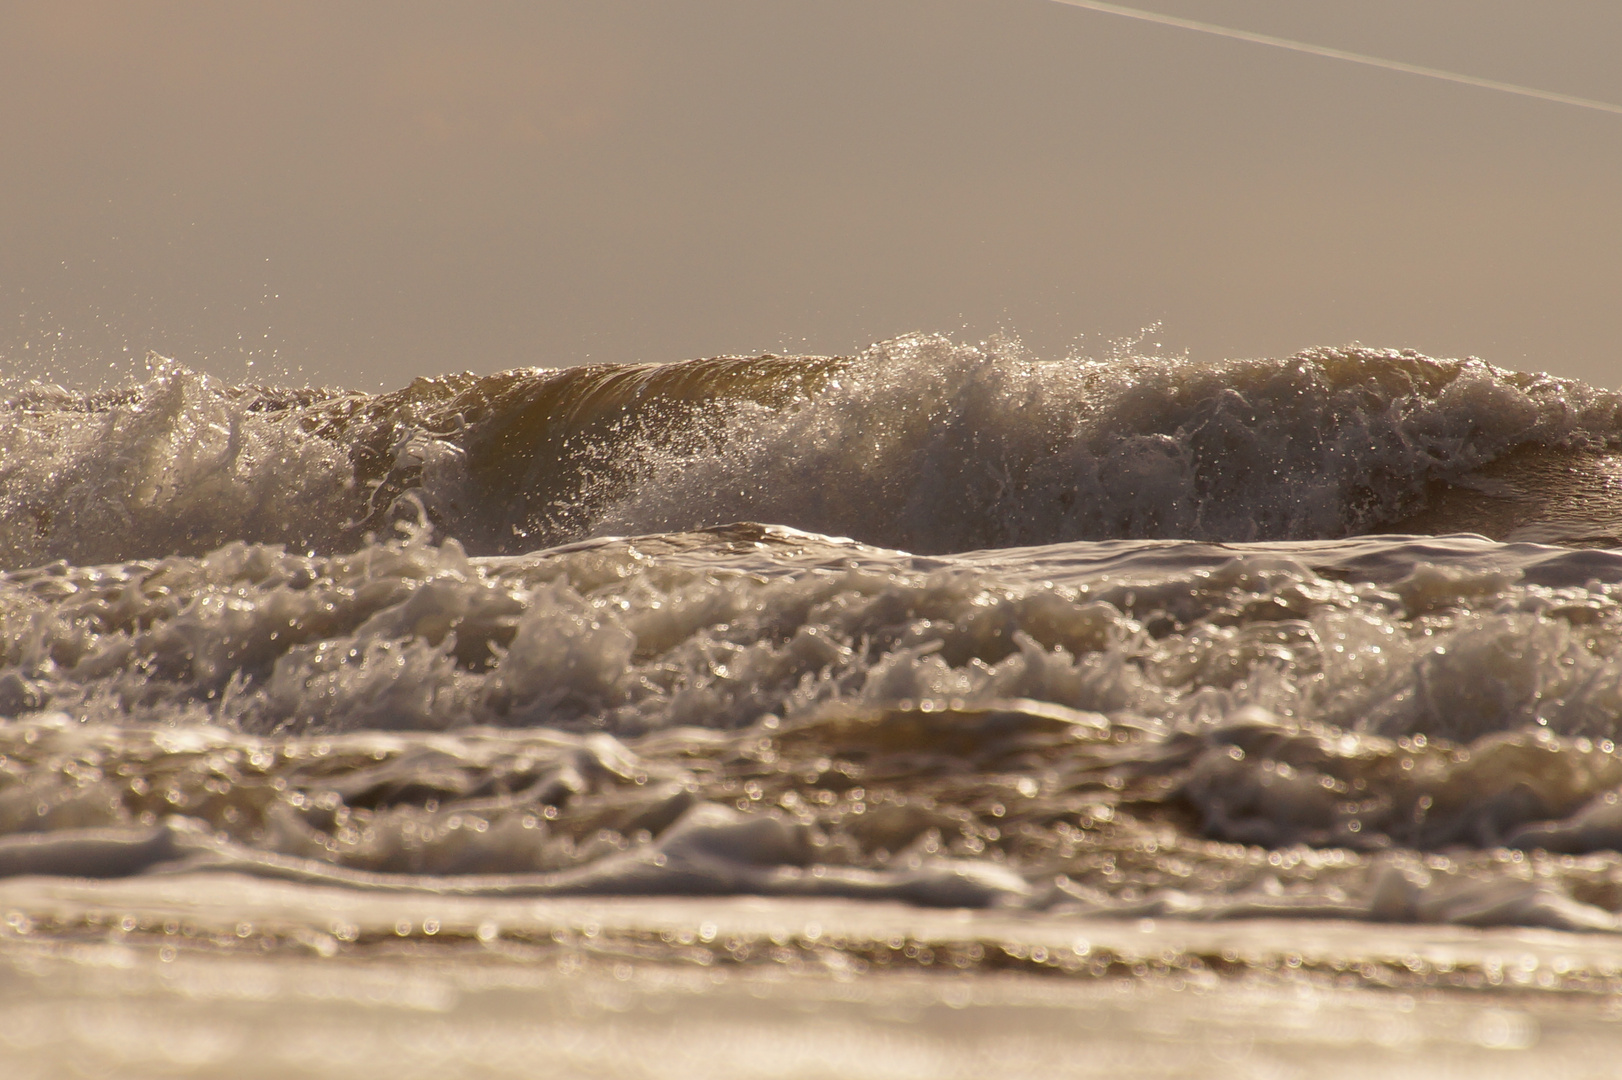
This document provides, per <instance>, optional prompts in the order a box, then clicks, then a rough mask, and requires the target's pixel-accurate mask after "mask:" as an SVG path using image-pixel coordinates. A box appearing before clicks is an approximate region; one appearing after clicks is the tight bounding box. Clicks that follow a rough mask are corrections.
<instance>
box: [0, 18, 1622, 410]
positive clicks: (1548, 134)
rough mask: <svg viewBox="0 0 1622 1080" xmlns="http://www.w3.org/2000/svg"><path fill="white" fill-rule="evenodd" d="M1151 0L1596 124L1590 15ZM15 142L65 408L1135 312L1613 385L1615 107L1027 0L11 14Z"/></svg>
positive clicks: (17, 254) (1619, 77)
mask: <svg viewBox="0 0 1622 1080" xmlns="http://www.w3.org/2000/svg"><path fill="white" fill-rule="evenodd" d="M1136 6H1142V7H1147V8H1150V9H1152V10H1155V11H1160V12H1164V13H1168V14H1172V15H1176V16H1181V17H1185V18H1193V19H1199V20H1204V21H1207V22H1213V23H1220V24H1222V25H1225V26H1231V27H1237V28H1241V29H1244V30H1248V31H1254V32H1258V33H1265V34H1272V35H1277V36H1282V37H1289V38H1295V39H1301V40H1306V41H1310V42H1313V43H1315V44H1319V45H1323V46H1327V47H1330V48H1338V49H1344V50H1349V51H1355V52H1363V53H1370V54H1374V55H1378V56H1383V57H1388V58H1391V59H1394V60H1398V61H1401V62H1405V63H1412V64H1419V65H1424V66H1430V67H1437V68H1444V69H1448V70H1452V71H1457V72H1462V73H1466V74H1469V75H1473V76H1479V77H1482V78H1488V79H1496V80H1501V81H1505V82H1512V83H1520V84H1525V85H1530V86H1535V87H1539V88H1543V89H1547V90H1551V91H1555V92H1559V93H1566V94H1572V95H1576V96H1581V97H1589V98H1596V99H1600V100H1605V101H1612V102H1622V65H1618V64H1617V63H1616V57H1618V56H1622V4H1618V3H1616V2H1615V0H1540V2H1538V3H1531V2H1528V0H1359V2H1358V3H1355V4H1353V3H1346V2H1345V0H1141V2H1140V3H1138V4H1137V5H1136ZM0 146H3V147H4V148H5V150H4V153H3V154H0V297H3V300H4V305H5V306H4V309H3V310H0V315H3V316H4V317H5V319H6V320H7V323H6V324H5V325H4V326H3V328H0V366H3V367H4V369H6V370H8V371H12V372H27V373H29V374H42V375H49V376H51V377H55V378H59V379H62V380H65V381H69V382H74V383H80V384H85V383H90V382H94V381H96V380H98V379H99V378H101V377H103V376H105V375H115V376H116V375H119V374H122V373H124V372H127V371H129V370H131V368H132V367H133V366H134V365H135V364H136V363H137V362H138V358H139V357H140V356H141V355H142V354H143V353H144V352H145V351H146V350H147V349H155V350H157V351H159V352H162V353H166V354H169V355H174V356H176V357H178V358H179V359H181V360H183V361H184V362H186V363H188V364H191V365H193V366H195V367H199V368H202V369H205V370H208V371H211V372H213V373H216V374H219V375H222V376H224V377H227V378H230V379H233V380H236V379H240V378H242V377H243V375H244V373H245V372H248V371H249V370H250V369H249V368H248V367H247V364H248V361H250V360H252V361H253V363H254V366H253V368H252V369H251V371H252V373H253V376H254V377H255V378H259V379H285V378H289V377H291V378H300V379H308V380H310V381H314V382H322V383H344V384H350V385H356V386H360V387H363V388H377V387H380V386H389V387H392V386H397V385H401V384H403V383H405V382H407V381H409V380H410V379H411V378H412V377H414V376H417V375H431V374H435V373H439V372H443V371H447V370H463V369H471V370H475V371H494V370H498V369H500V368H504V367H511V366H515V365H521V364H540V365H547V366H553V365H565V364H575V363H583V362H595V361H636V360H674V359H681V358H684V357H690V356H697V355H709V354H716V353H727V352H757V351H763V350H771V351H778V352H786V351H812V352H849V351H851V350H854V349H857V348H860V347H861V346H862V345H864V344H866V343H868V342H870V341H873V340H877V339H882V338H885V337H889V336H893V335H895V334H898V333H903V332H907V331H911V330H939V331H945V332H949V333H952V334H954V335H957V336H960V337H965V338H970V339H977V338H980V337H983V336H985V335H988V334H991V333H994V332H997V331H999V330H1005V331H1013V332H1016V333H1018V334H1020V335H1021V336H1022V338H1023V339H1024V340H1025V341H1026V343H1027V344H1028V346H1029V347H1030V348H1031V349H1032V351H1033V352H1034V353H1035V354H1037V355H1040V356H1062V355H1065V354H1066V353H1067V352H1068V351H1070V350H1072V349H1075V348H1077V347H1078V344H1077V342H1078V337H1079V338H1080V344H1079V348H1080V349H1081V350H1082V351H1085V352H1089V353H1092V354H1094V355H1099V354H1103V353H1104V352H1106V351H1107V350H1108V347H1109V346H1108V339H1110V338H1113V337H1118V336H1123V335H1128V334H1131V333H1132V332H1134V331H1135V330H1136V329H1137V328H1138V327H1140V326H1143V325H1145V324H1149V323H1152V322H1156V321H1158V322H1161V323H1162V324H1163V328H1162V329H1161V330H1160V331H1159V333H1158V334H1157V335H1156V336H1154V337H1152V338H1151V339H1150V341H1151V342H1155V341H1158V342H1160V343H1162V348H1163V349H1165V350H1169V351H1181V350H1184V349H1186V350H1188V352H1189V353H1190V355H1192V356H1194V357H1195V358H1213V359H1214V358H1217V357H1222V356H1245V355H1283V354H1287V353H1289V352H1293V351H1295V350H1296V349H1300V348H1303V347H1307V346H1312V345H1330V344H1341V343H1344V342H1347V341H1351V340H1359V341H1362V342H1364V343H1366V344H1370V345H1382V346H1398V347H1412V348H1417V349H1421V350H1423V351H1426V352H1430V353H1434V354H1439V355H1462V354H1475V355H1479V356H1482V357H1484V358H1486V359H1488V360H1491V361H1494V362H1496V363H1500V364H1503V365H1506V366H1510V367H1519V368H1529V369H1543V370H1549V371H1553V372H1555V373H1556V374H1561V375H1571V376H1577V377H1582V378H1587V379H1589V380H1591V381H1595V382H1599V383H1603V384H1607V385H1613V386H1614V385H1618V384H1619V383H1622V348H1619V347H1618V342H1619V341H1622V302H1619V293H1622V117H1619V116H1615V115H1608V114H1605V113H1599V112H1593V111H1589V110H1583V109H1578V108H1574V107H1570V106H1562V105H1557V104H1552V103H1548V102H1542V101H1534V100H1528V99H1524V98H1517V97H1513V96H1510V95H1507V94H1501V93H1495V92H1492V91H1489V90H1483V89H1479V88H1475V87H1467V86H1459V85H1453V84H1448V83H1444V82H1439V81H1436V80H1431V79H1425V78H1421V77H1418V76H1413V75H1406V74H1401V73H1396V72H1390V71H1381V70H1376V69H1371V68H1366V67H1359V66H1356V65H1353V64H1349V63H1346V62H1344V61H1336V60H1331V59H1326V58H1323V57H1317V56H1309V55H1302V54H1299V53H1290V52H1285V51H1283V50H1278V49H1270V48H1266V47H1263V46H1258V45H1254V44H1249V43H1245V42H1240V41H1233V40H1226V39H1221V38H1216V37H1211V36H1208V35H1202V34H1197V33H1193V32H1190V31H1187V30H1181V29H1176V28H1172V27H1166V26H1156V25H1150V24H1146V23H1143V22H1138V21H1134V20H1129V19H1125V18H1122V17H1119V16H1113V15H1108V14H1102V13H1098V12H1093V11H1085V10H1079V9H1076V8H1073V7H1066V6H1063V5H1061V4H1057V3H1052V2H1050V0H851V2H845V0H727V2H722V0H632V2H618V0H586V2H581V3H561V2H541V0H524V2H516V0H515V2H510V3H486V4H473V3H462V4H454V5H452V4H442V3H435V4H428V3H406V2H400V0H390V2H388V3H381V2H371V0H357V2H351V3H345V4H332V3H327V2H321V3H309V4H302V3H293V2H279V3H277V4H263V5H259V4H247V3H230V4H227V3H219V2H216V0H209V2H206V3H139V2H131V0H116V2H108V3H67V2H63V0H50V2H40V3H19V2H13V0H0ZM1081 335H1085V336H1084V337H1081ZM126 349H127V350H128V352H126V351H125V350H126Z"/></svg>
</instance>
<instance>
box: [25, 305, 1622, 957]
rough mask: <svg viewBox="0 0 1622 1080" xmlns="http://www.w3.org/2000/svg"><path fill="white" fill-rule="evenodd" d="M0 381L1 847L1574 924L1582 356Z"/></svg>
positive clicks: (406, 881)
mask: <svg viewBox="0 0 1622 1080" xmlns="http://www.w3.org/2000/svg"><path fill="white" fill-rule="evenodd" d="M3 397H4V400H3V402H0V566H3V567H4V571H3V573H0V717H4V720H3V721H0V874H3V875H12V876H17V875H59V876H79V877H91V878H131V879H134V878H153V879H158V878H165V877H172V876H174V875H184V876H185V877H184V879H185V880H192V878H191V877H190V875H197V874H204V875H247V876H248V877H249V878H254V879H260V880H265V879H276V880H278V881H282V882H287V883H292V884H293V885H302V886H304V887H307V888H309V889H311V890H312V893H311V895H312V896H314V895H316V892H317V891H318V890H319V889H321V888H329V887H340V888H345V889H350V890H356V891H359V892H361V893H367V894H373V895H382V894H400V895H412V896H438V897H460V898H486V899H499V898H506V899H512V898H523V897H530V898H560V897H582V896H585V897H601V896H628V895H640V896H691V895H695V894H696V895H727V896H738V895H759V896H770V897H779V898H800V899H802V900H803V899H804V898H811V899H819V898H821V899H825V900H828V901H829V902H832V901H833V899H834V898H841V899H843V900H859V901H886V902H901V903H904V904H910V905H916V906H920V907H947V908H983V909H1000V910H1004V911H1009V912H1026V913H1031V915H1030V917H1032V918H1037V917H1040V918H1043V919H1052V918H1055V917H1058V918H1063V917H1073V918H1076V919H1087V918H1092V919H1099V918H1104V919H1120V918H1131V919H1165V918H1174V919H1182V920H1223V919H1236V918H1249V919H1258V918H1263V919H1290V920H1304V919H1305V920H1323V919H1330V920H1341V921H1350V922H1352V923H1353V924H1361V925H1364V926H1366V927H1368V929H1369V934H1370V938H1369V940H1370V946H1369V948H1370V955H1371V956H1372V955H1373V954H1374V953H1376V952H1378V951H1379V945H1378V943H1379V942H1380V940H1382V939H1381V937H1380V935H1381V933H1383V932H1384V931H1381V930H1380V929H1379V928H1378V927H1377V926H1376V925H1375V924H1380V925H1386V924H1397V923H1413V924H1433V925H1434V924H1456V925H1462V926H1470V927H1509V928H1517V927H1519V928H1527V927H1537V928H1547V929H1551V930H1556V931H1569V932H1579V933H1592V932H1610V931H1615V930H1618V929H1619V928H1622V856H1619V855H1618V854H1617V848H1618V847H1619V846H1622V801H1619V795H1622V757H1619V756H1618V753H1617V748H1616V742H1617V740H1618V739H1622V550H1618V546H1619V545H1622V540H1619V537H1622V468H1619V466H1618V462H1619V461H1622V395H1619V394H1618V393H1616V392H1613V391H1608V390H1602V389H1597V388H1593V387H1589V386H1586V385H1583V384H1580V383H1574V382H1569V381H1562V380H1558V379H1554V378H1550V377H1547V376H1538V375H1525V374H1520V373H1514V372H1508V371H1504V370H1501V369H1497V368H1494V367H1492V366H1490V365H1488V364H1485V363H1483V362H1481V361H1478V360H1435V359H1431V358H1428V357H1423V356H1420V355H1418V354H1415V353H1410V352H1391V351H1375V350H1363V349H1338V350H1329V349H1324V350H1314V351H1310V352H1306V353H1302V354H1300V355H1298V356H1295V357H1291V358H1288V359H1285V360H1252V361H1230V362H1223V363H1215V364H1198V363H1194V362H1191V361H1187V360H1164V359H1146V358H1139V357H1130V356H1122V357H1117V358H1114V359H1110V360H1104V361H1091V360H1067V361H1053V362H1043V361H1038V360H1035V359H1032V358H1030V357H1028V356H1026V355H1024V354H1023V353H1021V352H1020V350H1019V349H1018V348H1017V346H1014V345H995V346H993V345H986V346H980V347H970V346H964V345H959V344H954V343H952V342H950V341H948V340H946V339H943V338H938V337H930V336H917V337H910V338H905V339H900V340H897V341H893V342H888V343H885V344H882V345H878V346H874V347H873V348H872V349H870V350H868V351H867V352H865V353H863V354H862V355H859V356H856V357H848V358H827V357H822V358H817V357H813V358H798V357H788V358H785V357H755V358H721V359H715V360H704V361H692V362H688V363H683V364H670V365H662V366H656V365H640V366H630V367H597V368H583V369H570V370H564V371H551V372H548V371H539V370H537V371H518V372H510V373H505V374H502V375H496V376H489V377H483V378H477V377H473V376H457V377H445V378H441V379H435V380H428V379H423V380H418V381H417V382H416V383H413V384H412V385H411V386H409V387H407V388H406V389H404V390H401V391H398V392H395V393H391V394H383V395H376V396H367V395H361V394H353V393H343V392H335V391H324V390H313V389H296V390H294V389H276V388H265V387H246V386H224V385H221V384H219V383H217V382H216V381H214V380H212V379H210V378H208V377H205V376H202V375H199V374H196V373H193V372H189V371H186V370H184V369H182V368H179V367H177V366H174V365H170V364H158V365H156V366H155V367H154V369H153V370H152V372H151V374H150V377H149V378H148V379H147V380H146V381H145V382H142V383H139V384H132V385H130V386H128V387H126V388H124V389H122V390H118V391H114V392H105V393H97V394H86V393H80V392H75V391H69V390H65V389H62V388H57V387H46V386H40V385H26V386H25V385H7V386H6V387H5V388H4V395H3ZM177 880H179V879H177ZM46 906H47V908H48V907H49V905H46ZM319 906H320V905H319V904H315V903H314V902H312V908H311V911H310V913H309V920H310V932H309V934H306V935H305V938H298V935H297V934H294V935H293V937H294V938H296V939H298V940H305V939H308V940H310V941H319V942H325V943H326V944H327V945H328V946H330V947H331V948H333V949H338V948H346V947H348V946H347V945H344V944H343V942H344V941H345V940H350V941H352V940H353V939H352V938H351V939H344V938H341V937H333V936H332V934H331V933H330V930H331V928H330V927H327V926H326V923H325V921H324V916H323V915H322V914H321V912H320V910H319ZM52 917H53V916H52V914H51V912H50V911H49V910H37V911H33V912H32V913H31V914H30V913H19V918H21V919H23V920H24V922H26V923H27V924H28V925H31V926H32V925H36V924H37V925H45V924H48V923H49V921H50V919H51V918H52ZM41 920H43V922H41ZM136 922H137V923H138V922H139V920H136ZM16 925H21V924H16ZM436 925H437V924H436ZM138 928H139V927H125V931H126V932H127V931H130V930H132V929H138ZM419 929H420V928H419ZM311 935H314V936H311ZM666 944H670V943H669V942H667V943H666ZM673 948H674V947H673ZM318 951H319V950H318ZM676 951H679V950H676ZM672 955H675V953H674V952H673V953H672ZM853 955H854V954H853ZM913 955H914V956H916V955H918V954H917V951H916V950H915V951H914V954H913ZM943 955H944V954H943ZM1031 955H1032V954H1031V952H1030V949H1029V948H1027V949H1026V957H1025V958H1026V960H1027V961H1028V960H1029V958H1030V956H1031ZM1044 955H1045V948H1044ZM1346 962H1347V963H1349V964H1351V965H1352V970H1354V971H1355V970H1359V969H1358V968H1357V966H1356V965H1357V963H1358V962H1359V959H1358V958H1357V957H1355V956H1354V957H1350V958H1349V959H1347V961H1346ZM1106 967H1107V965H1106ZM1067 970H1068V969H1067ZM1343 970H1344V967H1343ZM1381 970H1384V969H1383V968H1382V969H1381ZM1482 970H1485V969H1482ZM1594 977H1595V978H1596V979H1599V982H1598V983H1594V984H1593V985H1596V986H1603V987H1610V986H1611V982H1614V981H1615V978H1616V973H1615V972H1611V973H1610V974H1609V975H1596V976H1594ZM1461 978H1462V976H1461ZM1482 978H1486V976H1484V975H1483V976H1482ZM1607 979H1609V980H1611V982H1606V981H1605V980H1607ZM1500 981H1501V980H1500ZM1461 985H1462V984H1461ZM1481 985H1482V986H1488V985H1498V984H1497V983H1492V982H1491V980H1488V981H1487V982H1483V983H1481ZM1584 985H1589V984H1584Z"/></svg>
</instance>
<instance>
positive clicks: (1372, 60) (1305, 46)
mask: <svg viewBox="0 0 1622 1080" xmlns="http://www.w3.org/2000/svg"><path fill="white" fill-rule="evenodd" d="M1054 2H1055V3H1060V4H1068V5H1070V6H1071V7H1078V8H1086V9H1087V10H1088V11H1102V12H1106V13H1108V14H1110V15H1125V16H1126V17H1127V18H1129V19H1142V20H1143V21H1145V22H1152V23H1160V24H1161V25H1163V26H1176V27H1179V28H1181V29H1183V30H1198V31H1199V32H1200V33H1202V34H1215V35H1217V36H1218V37H1225V38H1233V39H1234V40H1236V41H1248V42H1251V43H1252V44H1255V45H1272V46H1274V47H1276V48H1280V49H1290V50H1292V51H1294V52H1303V53H1310V54H1311V55H1313V56H1327V57H1329V58H1330V59H1331V60H1350V61H1351V62H1352V63H1354V64H1367V65H1368V66H1369V67H1377V68H1385V69H1386V70H1387V71H1403V72H1407V73H1408V74H1409V75H1424V76H1425V77H1426V78H1430V79H1443V80H1445V81H1447V82H1452V83H1462V84H1463V85H1465V86H1479V87H1481V88H1482V89H1483V90H1501V91H1503V92H1504V93H1506V94H1519V95H1520V96H1521V97H1529V98H1537V99H1538V100H1539V101H1553V102H1556V103H1558V104H1560V105H1577V106H1580V107H1582V108H1584V109H1598V110H1600V111H1601V112H1608V113H1619V114H1622V105H1613V104H1611V103H1610V102H1608V101H1595V100H1593V99H1592V98H1581V97H1573V96H1572V95H1570V94H1557V93H1555V92H1553V91H1552V90H1538V89H1536V88H1535V87H1531V86H1517V85H1515V84H1514V83H1506V82H1498V81H1497V80H1495V79H1478V78H1476V77H1475V76H1474V75H1460V74H1459V73H1458V72H1456V71H1443V70H1441V69H1440V68H1430V67H1421V66H1420V65H1418V64H1405V63H1403V62H1402V61H1400V60H1386V59H1383V58H1382V57H1378V56H1366V55H1364V54H1363V53H1354V52H1347V51H1345V50H1344V49H1329V48H1325V47H1324V46H1322V45H1312V44H1309V43H1308V42H1305V41H1291V40H1290V39H1289V38H1281V37H1273V36H1272V35H1270V34H1253V33H1251V32H1250V31H1248V30H1234V29H1232V28H1230V27H1226V26H1216V25H1214V24H1212V23H1204V22H1196V21H1194V20H1193V19H1180V18H1178V17H1177V16H1175V15H1161V14H1159V13H1158V12H1154V11H1143V10H1141V9H1139V8H1130V7H1122V6H1121V5H1119V4H1100V3H1095V2H1094V0H1054Z"/></svg>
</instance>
